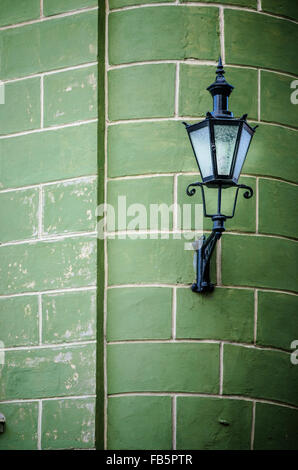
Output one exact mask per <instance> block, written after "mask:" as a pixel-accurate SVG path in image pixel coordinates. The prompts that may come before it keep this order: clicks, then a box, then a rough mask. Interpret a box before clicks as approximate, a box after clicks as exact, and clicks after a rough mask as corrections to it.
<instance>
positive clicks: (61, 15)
mask: <svg viewBox="0 0 298 470" xmlns="http://www.w3.org/2000/svg"><path fill="white" fill-rule="evenodd" d="M94 10H98V6H96V7H90V8H81V9H80V10H72V11H67V12H65V13H59V14H57V15H53V16H42V17H40V18H37V19H36V20H29V21H22V22H21V23H15V24H10V25H7V26H1V27H0V31H5V30H8V29H15V28H22V27H23V26H28V25H32V24H38V23H44V22H45V21H52V20H57V19H59V18H65V17H67V16H73V15H79V14H81V13H87V12H88V11H94Z"/></svg>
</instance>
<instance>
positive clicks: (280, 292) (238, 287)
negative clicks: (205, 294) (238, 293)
mask: <svg viewBox="0 0 298 470" xmlns="http://www.w3.org/2000/svg"><path fill="white" fill-rule="evenodd" d="M218 288H219V289H221V288H222V289H245V290H254V289H256V288H255V287H248V286H233V285H229V286H225V285H222V286H218ZM257 289H258V291H259V292H272V293H273V294H274V293H275V294H287V295H294V296H297V295H298V293H297V292H293V291H289V290H281V289H272V288H270V287H268V288H266V287H257Z"/></svg>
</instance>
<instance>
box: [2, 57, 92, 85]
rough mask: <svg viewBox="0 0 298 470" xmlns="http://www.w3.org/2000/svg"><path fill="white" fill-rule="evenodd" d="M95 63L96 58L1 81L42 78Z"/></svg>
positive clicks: (87, 66) (7, 82)
mask: <svg viewBox="0 0 298 470" xmlns="http://www.w3.org/2000/svg"><path fill="white" fill-rule="evenodd" d="M97 65H98V61H97V60H96V61H94V62H86V63H84V64H79V65H71V66H68V67H61V68H59V69H53V70H48V71H47V72H39V73H32V74H30V75H25V76H24V77H17V78H7V79H4V80H2V82H3V83H5V84H9V83H15V82H22V81H24V80H30V79H32V78H44V77H47V76H49V75H57V74H59V73H63V72H71V71H72V70H81V69H85V68H89V67H95V66H97Z"/></svg>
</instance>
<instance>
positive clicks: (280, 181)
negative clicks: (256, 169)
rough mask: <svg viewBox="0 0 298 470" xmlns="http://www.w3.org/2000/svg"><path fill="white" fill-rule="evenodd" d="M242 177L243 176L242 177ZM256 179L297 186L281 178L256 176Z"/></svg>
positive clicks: (297, 184)
mask: <svg viewBox="0 0 298 470" xmlns="http://www.w3.org/2000/svg"><path fill="white" fill-rule="evenodd" d="M242 176H244V175H242ZM250 176H252V175H249V177H250ZM257 177H259V178H261V179H264V180H270V181H277V182H279V183H285V184H289V185H291V186H298V183H293V181H288V180H285V179H283V178H277V177H274V176H263V175H258V176H257Z"/></svg>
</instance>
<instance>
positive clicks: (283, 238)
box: [226, 230, 298, 243]
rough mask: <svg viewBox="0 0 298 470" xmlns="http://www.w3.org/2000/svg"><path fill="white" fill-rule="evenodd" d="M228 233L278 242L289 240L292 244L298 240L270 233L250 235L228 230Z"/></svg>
mask: <svg viewBox="0 0 298 470" xmlns="http://www.w3.org/2000/svg"><path fill="white" fill-rule="evenodd" d="M226 233H228V234H229V235H236V236H239V235H245V236H246V237H257V238H276V239H278V240H289V241H292V242H294V243H295V242H297V241H298V240H297V239H296V238H294V237H286V236H284V235H274V234H270V233H250V232H236V231H235V230H231V231H229V230H227V231H226Z"/></svg>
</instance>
